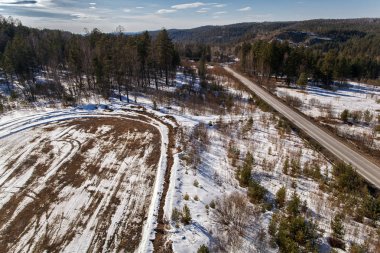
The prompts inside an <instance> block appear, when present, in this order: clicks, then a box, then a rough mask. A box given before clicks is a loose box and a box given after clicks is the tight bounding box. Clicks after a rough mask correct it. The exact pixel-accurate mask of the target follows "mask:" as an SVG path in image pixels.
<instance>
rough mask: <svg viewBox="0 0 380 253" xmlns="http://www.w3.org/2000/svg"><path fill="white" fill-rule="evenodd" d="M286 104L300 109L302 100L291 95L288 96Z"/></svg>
mask: <svg viewBox="0 0 380 253" xmlns="http://www.w3.org/2000/svg"><path fill="white" fill-rule="evenodd" d="M285 102H286V103H287V104H288V105H290V106H293V107H295V108H299V107H301V106H302V100H301V99H300V98H298V97H294V96H290V95H286V97H285Z"/></svg>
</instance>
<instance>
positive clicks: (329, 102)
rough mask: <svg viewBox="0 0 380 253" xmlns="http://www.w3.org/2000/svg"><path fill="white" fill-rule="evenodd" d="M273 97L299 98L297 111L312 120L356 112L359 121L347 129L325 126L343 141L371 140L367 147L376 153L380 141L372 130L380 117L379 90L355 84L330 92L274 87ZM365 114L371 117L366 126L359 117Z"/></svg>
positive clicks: (339, 123) (337, 87)
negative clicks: (299, 103) (372, 139)
mask: <svg viewBox="0 0 380 253" xmlns="http://www.w3.org/2000/svg"><path fill="white" fill-rule="evenodd" d="M277 95H278V96H279V97H281V98H286V97H287V96H291V97H297V98H299V99H300V100H301V101H302V106H300V107H299V108H298V109H299V110H300V111H301V112H303V113H305V114H306V115H308V116H310V117H313V118H320V117H322V118H336V119H340V115H341V113H342V112H343V111H344V110H348V111H349V112H350V113H355V112H360V113H361V115H362V119H361V120H359V122H358V123H356V124H353V125H352V124H350V125H347V124H342V122H340V121H336V122H335V123H334V124H331V122H329V123H328V124H329V125H330V126H332V127H333V128H335V129H336V131H337V132H338V134H339V135H341V136H343V137H349V138H352V139H355V140H358V139H359V140H361V139H369V138H374V142H373V143H372V142H371V147H372V148H375V149H380V138H378V137H379V135H378V134H376V132H375V130H374V129H375V126H376V125H377V124H379V123H380V122H379V121H378V120H379V118H378V117H380V87H378V86H372V85H367V84H361V83H355V82H349V83H347V84H336V85H334V86H333V87H332V90H326V89H324V88H322V87H318V86H313V85H308V86H307V87H306V88H305V89H300V88H299V87H296V86H291V87H290V88H285V87H278V88H277ZM367 110H368V111H369V112H370V114H371V115H372V119H371V120H370V122H368V124H367V123H365V120H364V117H363V114H364V112H365V111H367ZM371 136H374V137H371ZM366 145H367V144H366Z"/></svg>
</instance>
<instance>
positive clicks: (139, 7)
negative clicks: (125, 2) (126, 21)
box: [136, 6, 144, 9]
mask: <svg viewBox="0 0 380 253" xmlns="http://www.w3.org/2000/svg"><path fill="white" fill-rule="evenodd" d="M136 9H144V7H142V6H137V7H136Z"/></svg>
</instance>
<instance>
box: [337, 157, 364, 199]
mask: <svg viewBox="0 0 380 253" xmlns="http://www.w3.org/2000/svg"><path fill="white" fill-rule="evenodd" d="M333 175H334V177H335V184H336V188H337V189H339V191H343V192H345V193H353V194H358V193H359V192H360V191H361V190H362V188H363V186H364V182H363V180H362V178H361V177H360V175H359V174H358V173H357V172H356V171H355V170H354V169H353V168H352V166H351V165H347V164H345V163H343V162H341V163H338V164H337V165H336V166H334V167H333Z"/></svg>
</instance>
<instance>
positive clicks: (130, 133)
mask: <svg viewBox="0 0 380 253" xmlns="http://www.w3.org/2000/svg"><path fill="white" fill-rule="evenodd" d="M139 118H140V120H142V119H143V120H144V121H145V122H149V120H148V119H147V117H145V116H141V117H139ZM104 126H108V129H109V130H108V131H107V132H106V133H103V132H101V131H99V129H100V127H104ZM57 129H71V130H70V131H69V132H67V133H65V134H64V135H63V136H60V137H59V139H54V137H53V133H54V132H55V131H56V130H57ZM30 131H31V132H33V131H34V130H30ZM75 133H82V134H83V135H85V136H87V137H88V138H80V139H76V136H77V135H75ZM46 136H48V137H46ZM32 141H33V142H32V143H33V144H37V145H35V147H34V148H33V149H32V150H30V154H29V155H28V157H27V159H22V156H21V155H20V154H14V156H13V157H15V158H14V160H11V161H9V162H8V164H7V166H6V168H5V169H7V170H12V173H11V176H10V178H9V179H8V180H11V179H17V178H18V177H19V176H20V175H22V174H24V173H26V172H27V171H29V170H33V173H32V175H31V176H30V177H29V179H28V180H27V182H26V183H25V184H24V186H23V187H22V188H21V189H19V190H14V191H15V192H14V194H12V196H11V197H10V199H9V201H7V202H6V203H5V204H3V205H2V206H0V252H11V251H14V250H15V249H16V247H17V246H23V249H24V250H26V249H28V250H27V251H29V250H33V251H36V252H42V251H49V252H50V251H53V252H57V251H60V250H63V249H64V247H66V246H67V245H68V244H69V243H70V242H71V241H72V240H73V239H74V238H75V237H76V236H78V234H80V233H83V231H84V229H85V228H86V226H88V225H89V221H90V217H91V216H92V215H94V213H95V212H96V210H97V209H98V208H99V206H101V209H100V210H98V211H99V212H98V214H97V216H96V217H95V218H96V219H97V221H98V222H97V223H96V225H95V227H94V228H93V229H94V232H95V234H94V237H93V239H92V241H91V245H90V246H89V247H90V248H89V249H88V250H89V251H96V252H98V251H102V250H104V249H114V250H115V251H120V250H125V251H127V252H130V251H134V250H135V249H136V248H137V247H138V245H139V242H140V239H141V232H142V228H143V223H144V221H145V218H146V215H147V210H148V207H149V205H150V198H151V194H152V187H153V185H154V176H155V173H156V168H157V166H158V161H159V158H160V152H161V151H160V150H161V149H160V147H161V135H160V132H159V131H158V130H157V129H156V128H155V127H153V126H151V125H149V124H146V123H144V122H140V121H135V120H133V119H127V118H121V117H120V118H119V117H117V118H106V117H104V118H89V119H80V120H79V119H78V120H71V121H67V122H61V123H59V124H58V125H57V126H54V127H53V126H49V127H45V128H43V131H41V136H40V137H39V138H38V137H37V138H33V139H32ZM54 143H55V144H57V143H58V144H59V145H61V146H62V147H70V149H71V151H70V154H69V155H70V159H66V158H67V157H66V156H64V157H63V156H62V154H61V153H60V152H61V151H60V150H57V148H56V147H54ZM95 149H96V150H97V153H96V155H92V156H91V155H90V153H91V151H92V152H94V150H95ZM146 150H151V152H150V153H149V154H146ZM112 154H114V157H115V160H114V161H112V162H111V163H110V164H109V165H107V166H103V165H102V164H103V162H104V159H105V158H106V157H110V156H111V157H112ZM41 155H43V156H44V158H41ZM88 157H92V158H91V159H88ZM128 157H130V158H131V157H132V158H133V157H134V158H133V159H134V160H133V161H135V162H134V163H133V164H131V165H130V166H127V168H126V169H121V165H122V163H123V162H124V161H125V159H126V158H128ZM57 159H58V160H59V159H61V160H62V163H61V164H60V167H59V169H58V170H57V171H56V173H55V174H54V175H52V176H49V177H48V176H47V173H48V171H51V169H52V168H51V166H52V164H53V163H54V162H56V163H55V164H57V161H58V160H57ZM137 161H140V162H141V161H142V163H143V164H144V168H142V167H141V168H139V167H138V166H136V164H137ZM16 164H17V165H16ZM141 169H142V170H143V171H141ZM139 175H140V176H141V178H139V179H138V180H139V181H135V182H132V181H131V180H130V178H132V177H134V178H136V176H139ZM114 178H117V179H118V180H117V181H115V182H114V183H115V184H114V185H110V186H109V187H110V189H108V190H110V191H109V192H110V193H112V195H111V196H109V199H110V200H109V201H105V199H106V198H108V196H107V194H105V192H104V190H107V188H106V189H104V190H103V191H98V190H97V186H100V184H101V182H102V180H108V181H109V180H111V181H112V180H113V179H114ZM43 180H46V181H43ZM134 180H136V179H134ZM6 183H7V182H5V183H4V184H6ZM41 185H43V187H40V186H41ZM90 186H92V187H90ZM129 188H130V189H129ZM135 188H136V189H135ZM37 189H40V190H37ZM67 189H83V190H84V191H85V192H87V193H88V194H89V196H90V197H89V199H88V201H87V202H86V205H85V206H82V207H80V210H81V211H80V215H79V216H77V217H68V216H64V214H63V210H62V217H58V216H54V217H53V216H51V214H52V213H54V210H55V208H56V207H57V206H58V205H59V204H61V203H64V202H65V201H67V200H68V199H70V197H72V196H70V195H67V196H66V197H65V198H62V195H61V193H62V191H64V190H67ZM111 189H112V191H111ZM134 189H135V190H134ZM141 193H143V194H141ZM73 194H74V193H73ZM126 194H129V195H130V196H128V195H126ZM135 194H139V196H135ZM121 196H123V197H125V196H128V198H129V202H128V210H127V211H128V212H126V213H125V216H123V218H122V220H121V221H120V224H118V225H117V229H116V230H115V231H116V232H115V234H113V235H112V236H111V237H110V238H108V240H107V232H108V229H109V227H110V226H111V224H112V222H113V221H112V217H113V216H114V215H115V212H116V209H117V208H118V207H119V206H120V205H121ZM136 197H137V198H139V199H138V201H136V199H135V198H136ZM22 203H27V204H26V205H24V206H20V205H21V204H22ZM58 212H60V211H59V210H58ZM66 215H67V214H66ZM45 220H47V222H45ZM65 220H66V222H67V220H70V221H71V222H70V225H69V226H70V229H68V230H67V231H66V233H64V234H60V233H59V231H60V226H61V225H60V223H62V222H63V221H65ZM42 230H46V232H45V233H44V235H43V236H41V234H40V233H38V232H37V231H42ZM31 231H34V233H35V234H34V236H33V237H32V238H33V240H30V239H27V238H28V237H27V236H26V235H27V234H28V233H30V232H31ZM25 240H26V241H25ZM21 244H22V245H21ZM24 244H25V245H24Z"/></svg>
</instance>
